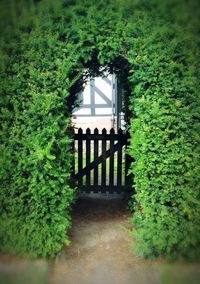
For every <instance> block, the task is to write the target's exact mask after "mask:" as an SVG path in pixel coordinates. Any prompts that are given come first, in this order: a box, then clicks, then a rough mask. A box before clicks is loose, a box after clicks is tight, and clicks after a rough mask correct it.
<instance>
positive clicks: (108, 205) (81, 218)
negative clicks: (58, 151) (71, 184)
mask: <svg viewBox="0 0 200 284" xmlns="http://www.w3.org/2000/svg"><path fill="white" fill-rule="evenodd" d="M129 217H130V212H129V211H128V210H127V203H126V202H125V201H122V200H120V199H114V200H109V199H93V198H92V199H87V198H85V199H83V200H80V201H78V202H77V204H76V206H75V207H74V209H73V227H72V229H71V231H70V238H71V245H70V246H69V247H67V248H65V249H64V251H63V253H62V255H61V256H60V257H59V258H57V259H56V260H54V261H45V260H35V261H31V260H28V259H22V258H17V257H12V256H9V255H1V256H0V283H2V284H4V283H5V284H6V283H8V284H25V283H28V284H36V283H37V284H44V283H47V284H197V283H200V281H198V279H200V269H199V268H200V266H199V265H198V264H188V263H180V262H179V263H176V264H175V263H166V262H164V261H161V260H159V261H150V260H142V259H140V258H139V257H137V256H135V255H134V254H133V250H132V249H131V247H130V246H131V243H132V239H131V238H130V237H129V235H128V230H129V229H130V226H131V225H130V223H129V222H128V218H129Z"/></svg>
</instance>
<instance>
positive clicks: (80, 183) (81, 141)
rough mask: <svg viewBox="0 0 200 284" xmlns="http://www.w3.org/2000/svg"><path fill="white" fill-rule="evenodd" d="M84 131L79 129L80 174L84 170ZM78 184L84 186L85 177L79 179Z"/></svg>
mask: <svg viewBox="0 0 200 284" xmlns="http://www.w3.org/2000/svg"><path fill="white" fill-rule="evenodd" d="M82 134H83V130H82V128H79V130H78V171H79V172H80V171H81V170H82V168H83V140H82ZM78 184H79V185H82V184H83V177H80V178H79V179H78Z"/></svg>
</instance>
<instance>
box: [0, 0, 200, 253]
mask: <svg viewBox="0 0 200 284" xmlns="http://www.w3.org/2000/svg"><path fill="white" fill-rule="evenodd" d="M5 3H10V7H11V8H12V9H9V11H10V13H11V14H10V15H8V12H7V13H5V12H4V13H3V12H2V11H5V9H1V13H2V17H1V19H4V20H5V18H6V27H5V28H3V29H1V33H2V36H1V41H0V50H1V83H0V88H1V121H2V123H1V134H0V135H1V140H2V143H1V164H2V167H1V199H0V200H1V209H0V213H1V221H0V227H1V230H0V246H1V249H2V250H4V251H7V250H8V251H13V252H16V253H20V254H28V255H31V256H53V255H55V254H56V253H57V252H59V251H60V250H61V248H62V247H63V245H64V244H68V243H69V240H68V238H67V231H68V229H69V227H70V224H71V218H70V208H71V204H72V203H73V201H74V199H75V191H74V190H73V189H71V187H70V186H69V172H70V162H71V152H70V142H71V137H70V136H69V135H68V134H67V129H68V128H69V127H70V116H71V111H72V109H73V106H74V101H75V96H74V95H75V93H76V92H77V91H79V90H80V88H81V87H82V84H83V82H84V77H83V72H84V69H85V68H88V72H89V73H91V74H95V73H96V71H97V69H98V68H99V67H100V66H107V68H108V69H109V70H110V72H112V71H115V72H116V73H117V74H118V75H119V77H120V79H121V80H122V82H123V83H124V81H125V80H127V86H126V88H125V89H126V90H125V96H126V97H125V102H128V104H129V112H130V115H131V120H130V125H129V127H128V131H129V132H130V134H131V139H130V149H129V152H130V155H131V156H132V157H133V158H134V162H133V163H132V165H131V169H130V172H131V173H133V174H134V180H133V187H134V189H135V192H136V194H135V195H134V197H133V199H132V200H131V208H132V209H133V211H134V213H133V218H132V222H133V224H134V228H135V229H134V230H133V231H132V234H133V238H134V246H135V248H136V249H137V251H138V252H139V253H140V254H141V255H143V256H165V257H188V258H196V257H198V255H199V251H198V249H197V248H198V245H199V236H200V232H199V228H200V226H199V225H200V224H199V218H198V217H199V213H200V206H199V195H200V188H199V184H200V183H199V169H200V161H199V145H200V143H199V142H200V141H199V133H200V131H199V130H200V129H199V106H200V103H199V102H200V100H199V80H198V78H199V70H200V69H199V58H200V57H199V49H198V45H199V22H198V19H199V7H198V3H197V1H195V0H193V1H192V0H190V1H187V2H186V1H182V0H178V1H173V0H168V1H167V0H166V1H162V3H161V2H160V1H156V0H141V1H136V0H134V1H132V0H131V1H124V0H115V1H114V0H109V1H105V0H101V1H98V2H97V1H94V0H85V1H75V2H74V1H70V0H62V1H55V0H54V1H47V0H41V1H23V0H21V1H20V2H19V1H12V0H10V1H8V2H6V1H2V3H1V5H2V7H3V5H4V6H5V5H8V4H5ZM22 4H23V5H22ZM21 6H22V7H23V9H20V7H21ZM1 21H3V20H1Z"/></svg>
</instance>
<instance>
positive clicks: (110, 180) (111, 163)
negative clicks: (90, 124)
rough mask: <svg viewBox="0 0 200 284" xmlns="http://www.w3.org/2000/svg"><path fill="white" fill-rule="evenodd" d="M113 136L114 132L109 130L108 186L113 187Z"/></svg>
mask: <svg viewBox="0 0 200 284" xmlns="http://www.w3.org/2000/svg"><path fill="white" fill-rule="evenodd" d="M114 134H115V130H114V129H113V128H112V129H111V130H110V168H109V176H110V179H109V185H110V186H113V185H114Z"/></svg>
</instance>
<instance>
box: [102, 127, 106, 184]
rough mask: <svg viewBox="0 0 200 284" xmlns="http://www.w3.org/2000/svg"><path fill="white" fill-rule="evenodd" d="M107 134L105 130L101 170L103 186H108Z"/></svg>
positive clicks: (103, 132)
mask: <svg viewBox="0 0 200 284" xmlns="http://www.w3.org/2000/svg"><path fill="white" fill-rule="evenodd" d="M106 134H107V131H106V129H105V128H104V129H103V130H102V136H103V138H102V169H101V185H104V186H105V185H106Z"/></svg>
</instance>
